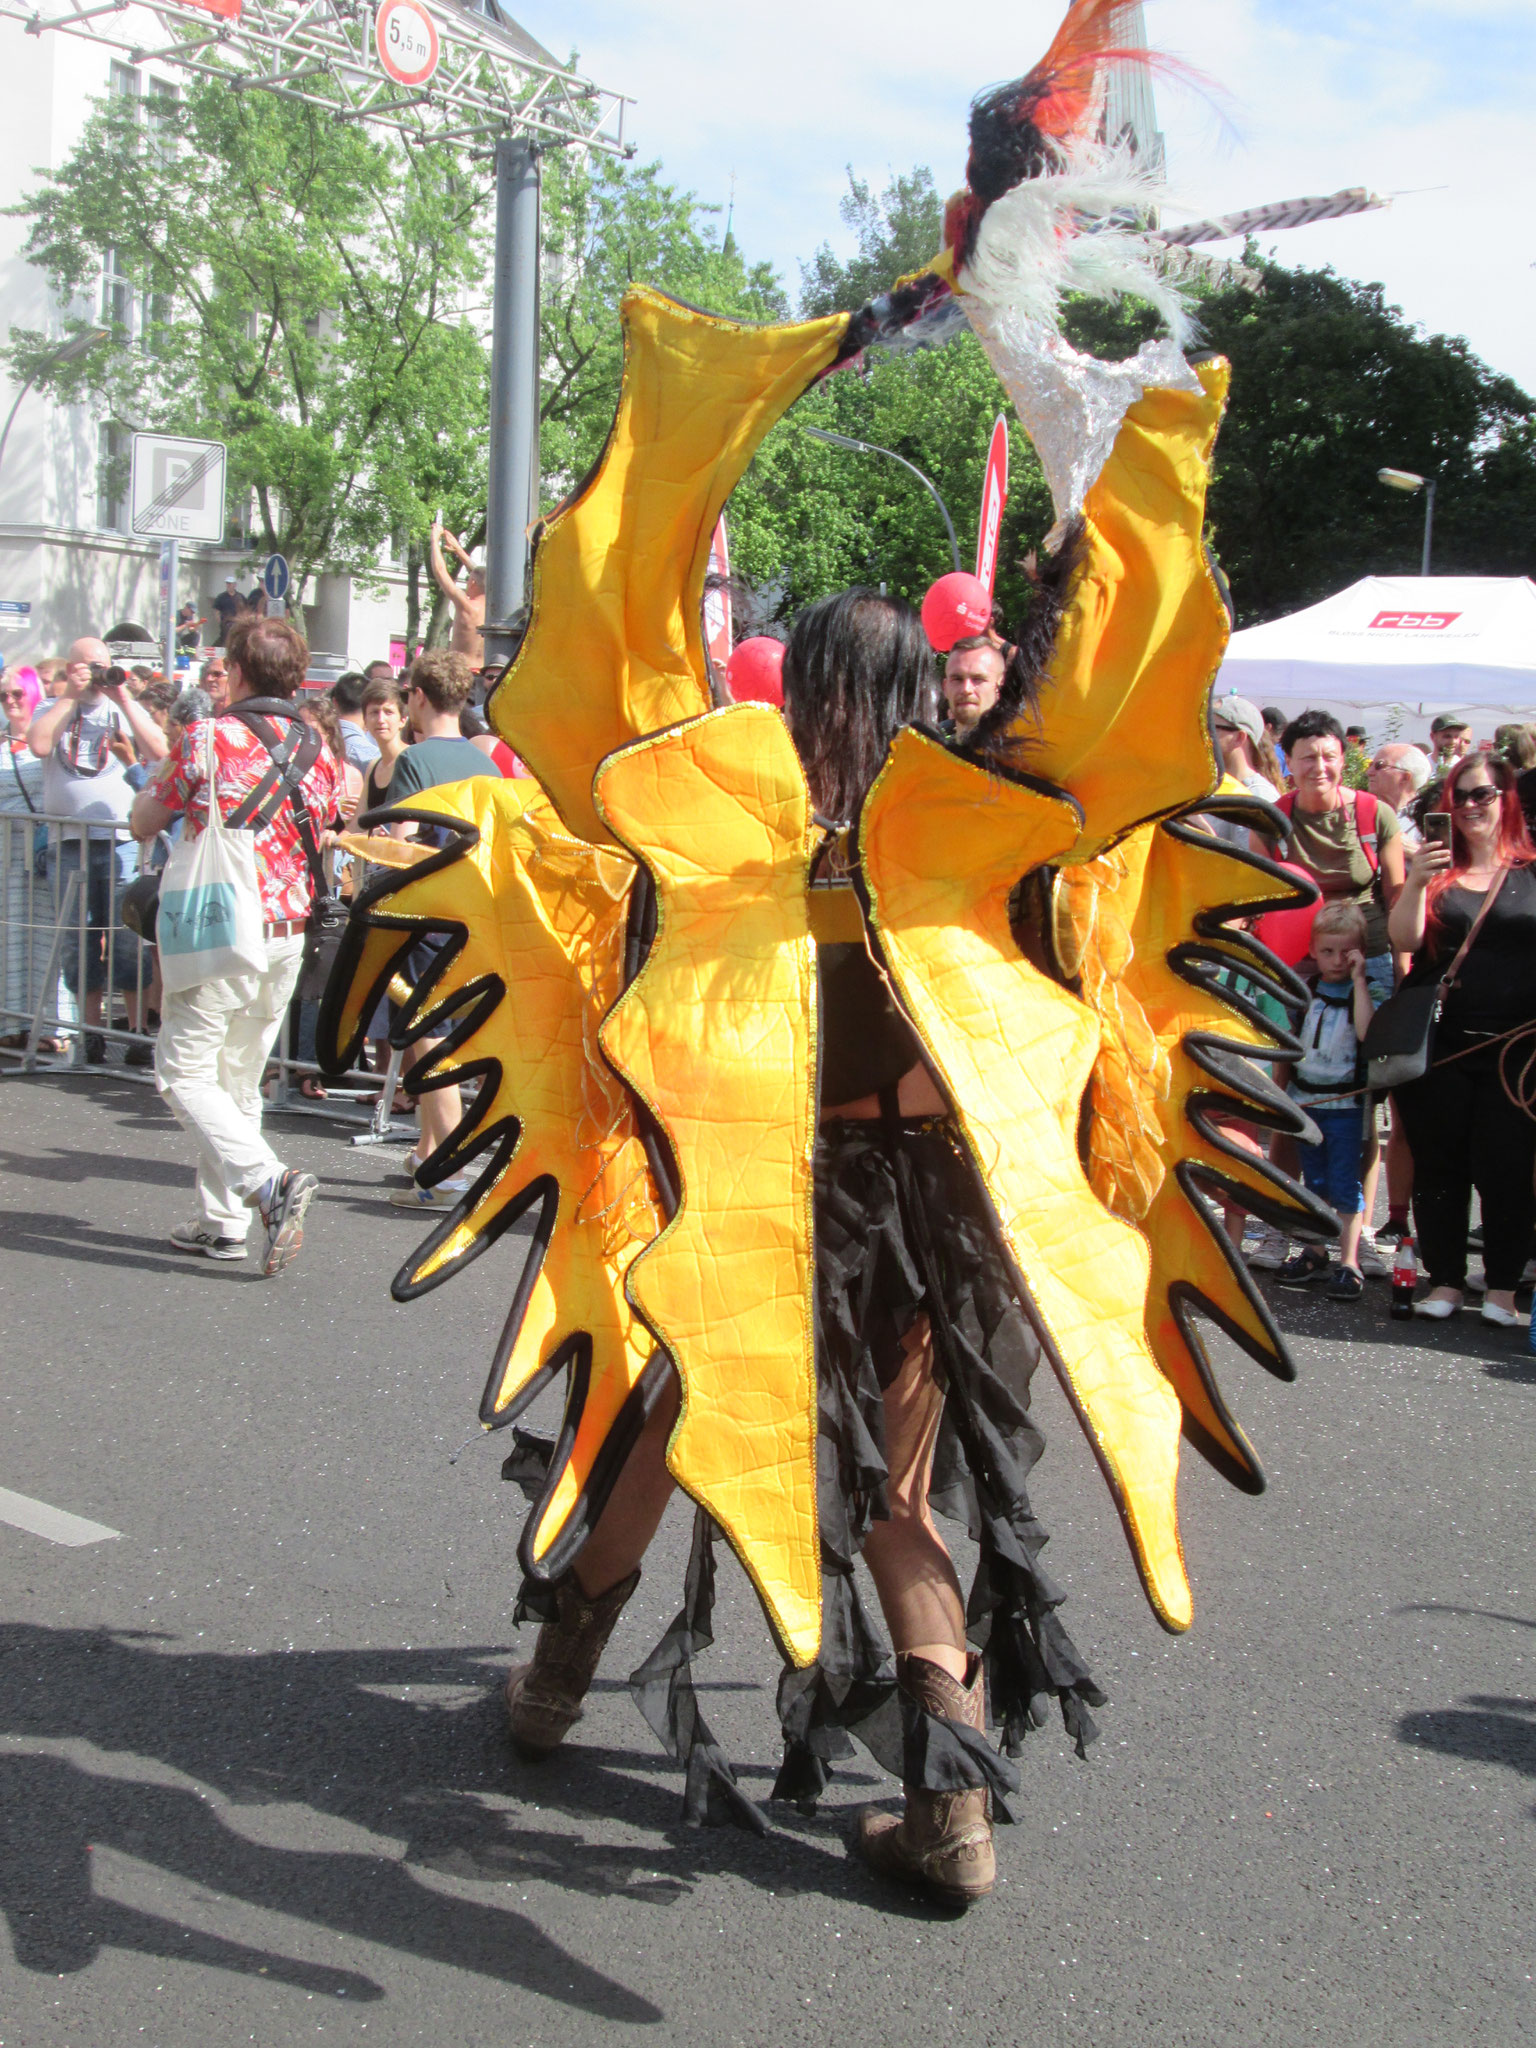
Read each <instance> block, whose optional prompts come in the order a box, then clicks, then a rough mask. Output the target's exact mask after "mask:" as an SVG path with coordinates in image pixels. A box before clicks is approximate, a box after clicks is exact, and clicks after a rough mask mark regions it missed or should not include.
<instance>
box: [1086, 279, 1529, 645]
mask: <svg viewBox="0 0 1536 2048" xmlns="http://www.w3.org/2000/svg"><path fill="white" fill-rule="evenodd" d="M1245 262H1246V264H1247V266H1248V267H1249V268H1251V269H1256V270H1257V271H1258V273H1259V276H1260V280H1261V283H1260V287H1259V289H1258V290H1257V291H1254V290H1251V289H1245V288H1244V287H1242V286H1240V285H1229V286H1225V287H1223V288H1221V289H1219V290H1215V291H1211V292H1208V293H1206V294H1205V295H1204V296H1203V297H1202V298H1201V300H1200V304H1199V309H1198V310H1199V318H1200V324H1201V328H1202V330H1203V334H1204V339H1205V345H1206V346H1207V347H1209V348H1211V349H1214V350H1215V351H1216V352H1217V353H1218V354H1221V355H1224V356H1226V357H1228V358H1229V360H1230V361H1231V364H1232V397H1231V404H1230V407H1229V409H1228V413H1227V417H1226V420H1225V422H1224V424H1223V426H1222V430H1221V436H1220V438H1219V440H1218V441H1217V444H1216V461H1215V469H1214V473H1213V476H1212V482H1211V494H1210V533H1211V538H1212V542H1213V545H1214V547H1215V549H1216V552H1217V553H1218V555H1219V556H1220V558H1221V563H1222V567H1223V568H1224V569H1225V570H1226V573H1227V576H1228V578H1229V579H1230V581H1231V585H1232V595H1233V600H1234V602H1235V604H1236V607H1237V615H1238V622H1239V624H1240V625H1253V624H1256V623H1259V622H1261V621H1263V620H1265V619H1271V618H1277V617H1280V616H1282V615H1284V614H1285V613H1287V612H1293V611H1297V610H1299V609H1301V608H1302V607H1303V606H1305V605H1309V604H1315V603H1316V602H1317V601H1318V600H1319V599H1321V598H1323V597H1326V596H1328V595H1329V594H1330V592H1333V591H1336V590H1340V589H1342V588H1344V587H1345V586H1347V585H1348V584H1350V583H1353V582H1355V581H1356V580H1357V579H1358V578H1360V577H1362V576H1368V575H1399V576H1401V575H1413V574H1416V573H1417V571H1418V568H1419V561H1420V542H1421V537H1422V532H1423V518H1424V510H1423V501H1422V499H1421V498H1406V497H1403V496H1402V495H1400V494H1398V493H1396V492H1393V491H1389V490H1387V489H1386V488H1385V487H1384V486H1382V485H1381V484H1380V483H1378V481H1377V476H1376V473H1377V471H1378V470H1379V469H1382V468H1384V467H1386V468H1394V469H1408V470H1415V471H1417V472H1419V473H1420V474H1421V475H1424V476H1433V477H1435V478H1436V479H1437V480H1438V485H1439V489H1438V499H1437V504H1436V508H1435V544H1434V567H1435V569H1436V570H1437V571H1438V572H1439V573H1441V574H1444V575H1484V576H1488V575H1506V576H1508V575H1531V574H1533V573H1536V432H1533V427H1536V404H1533V402H1532V400H1531V399H1530V398H1529V397H1528V396H1527V394H1526V393H1525V392H1524V391H1522V390H1521V389H1520V387H1519V386H1518V385H1517V384H1516V383H1514V382H1513V380H1512V379H1510V378H1508V377H1502V376H1499V375H1498V374H1497V373H1496V372H1495V371H1493V370H1490V369H1489V368H1488V366H1487V364H1486V363H1483V362H1482V361H1480V360H1479V358H1478V357H1477V356H1476V355H1474V353H1473V352H1472V350H1471V348H1470V347H1469V346H1468V345H1467V343H1466V342H1465V341H1462V340H1459V339H1456V338H1454V337H1451V336H1447V335H1443V334H1428V335H1427V334H1424V333H1422V332H1421V331H1420V330H1419V329H1418V328H1416V327H1414V326H1412V325H1411V324H1410V323H1409V322H1408V321H1406V320H1405V319H1404V318H1403V317H1402V314H1401V313H1400V312H1399V310H1398V309H1397V308H1396V307H1395V306H1392V305H1389V304H1388V302H1387V298H1386V294H1385V292H1384V291H1383V289H1382V287H1381V286H1380V285H1376V284H1360V283H1356V282H1354V281H1353V280H1351V279H1349V278H1343V277H1340V276H1338V275H1337V274H1336V273H1335V272H1334V271H1332V270H1303V269H1294V270H1292V269H1287V268H1285V267H1284V266H1283V265H1281V264H1278V263H1275V262H1272V261H1265V260H1263V259H1262V258H1261V257H1259V256H1258V254H1257V252H1256V251H1254V250H1253V249H1251V248H1250V249H1249V250H1248V252H1247V254H1246V257H1245ZM1153 324H1154V323H1153V321H1152V317H1151V315H1150V314H1149V313H1145V312H1144V311H1143V310H1142V309H1139V308H1135V307H1123V308H1114V307H1105V306H1099V305H1092V306H1090V305H1083V306H1078V307H1076V308H1074V309H1073V312H1072V314H1071V316H1070V320H1069V326H1070V328H1071V331H1072V334H1073V337H1074V339H1075V340H1077V341H1078V342H1079V344H1080V345H1081V346H1084V347H1089V348H1093V349H1094V350H1095V351H1096V352H1097V353H1099V354H1112V355H1121V354H1127V353H1129V352H1130V350H1131V349H1133V348H1134V347H1135V346H1136V344H1137V342H1138V341H1139V340H1140V339H1142V337H1143V336H1144V335H1145V334H1147V333H1150V332H1152V331H1153Z"/></svg>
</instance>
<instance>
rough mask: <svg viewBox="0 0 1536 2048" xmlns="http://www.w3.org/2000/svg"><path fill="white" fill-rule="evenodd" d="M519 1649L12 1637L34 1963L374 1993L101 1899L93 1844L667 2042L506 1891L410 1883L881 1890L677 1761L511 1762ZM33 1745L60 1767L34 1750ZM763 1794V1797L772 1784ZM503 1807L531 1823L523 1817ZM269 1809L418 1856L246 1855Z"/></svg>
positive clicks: (16, 1840)
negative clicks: (708, 1824) (107, 1962)
mask: <svg viewBox="0 0 1536 2048" xmlns="http://www.w3.org/2000/svg"><path fill="white" fill-rule="evenodd" d="M505 1654H506V1653H505V1652H504V1651H498V1650H489V1649H487V1650H475V1649H458V1650H433V1649H413V1650H339V1651H285V1652H272V1653H256V1654H251V1655H248V1656H232V1655H227V1654H220V1653H215V1652H188V1651H184V1650H182V1649H180V1648H179V1647H178V1646H176V1645H175V1644H174V1643H172V1642H169V1641H166V1640H164V1639H161V1638H156V1637H150V1636H131V1635H127V1634H111V1633H109V1632H107V1631H105V1630H91V1629H50V1628H45V1627H40V1626H36V1625H28V1624H16V1623H12V1624H5V1625H0V1736H3V1737H6V1738H9V1741H10V1744H11V1746H10V1747H9V1748H8V1749H7V1750H6V1751H5V1753H4V1754H3V1755H0V1912H3V1913H4V1914H5V1916H6V1918H7V1920H8V1921H9V1923H10V1929H11V1935H12V1939H13V1942H14V1944H15V1950H16V1955H17V1958H18V1961H19V1962H20V1963H21V1965H22V1967H23V1968H25V1969H29V1970H35V1971H39V1972H43V1973H53V1974H57V1973H60V1972H65V1971H73V1970H79V1969H83V1968H85V1967H87V1966H88V1965H89V1964H90V1963H91V1962H92V1961H93V1960H94V1959H95V1957H96V1956H97V1955H98V1954H99V1953H100V1951H101V1950H102V1949H103V1948H107V1947H121V1948H126V1949H131V1950H135V1951H138V1952H140V1953H147V1954H154V1955H164V1956H166V1957H177V1958H191V1959H193V1960H196V1961H200V1962H204V1963H207V1964H209V1965H211V1966H213V1967H216V1968H222V1969H228V1970H230V1971H232V1972H235V1973H242V1974H243V1973H253V1974H258V1975H265V1976H267V1977H269V1978H271V1979H274V1980H277V1981H281V1982H286V1983H290V1984H293V1985H296V1986H301V1987H302V1988H304V1989H306V1990H325V1991H328V1992H330V1993H331V1994H333V1995H336V1996H342V1995H345V1996H348V1997H358V1998H367V1997H379V1996H382V1995H383V1991H382V1987H380V1986H379V1985H377V1984H376V1983H374V1982H373V1980H372V1979H370V1978H368V1977H366V1976H365V1975H362V1974H360V1973H358V1972H356V1971H349V1970H340V1969H330V1968H325V1969H319V1968H317V1967H316V1966H314V1965H312V1964H310V1963H307V1962H304V1961H302V1960H298V1959H294V1958H291V1957H288V1958H285V1957H283V1956H280V1955H277V1954H275V1953H269V1952H267V1951H266V1950H263V1949H259V1948H255V1947H245V1946H242V1945H241V1944H239V1943H234V1942H226V1941H221V1940H215V1939H212V1938H210V1937H206V1936H204V1935H202V1934H199V1933H197V1932H196V1931H195V1930H191V1929H188V1928H186V1927H183V1926H181V1925H180V1924H178V1923H177V1922H175V1921H174V1920H171V1919H165V1920H161V1919H159V1918H157V1916H156V1915H154V1914H152V1913H144V1912H140V1911H138V1910H130V1909H127V1908H124V1907H121V1906H118V1905H116V1904H114V1903H112V1902H110V1901H106V1900H103V1899H102V1898H100V1897H98V1896H97V1895H96V1894H95V1892H94V1891H93V1888H92V1883H91V1871H90V1849H91V1846H92V1845H95V1846H97V1847H108V1848H113V1849H116V1850H119V1851H120V1852H121V1853H123V1854H124V1855H128V1856H132V1857H134V1858H136V1859H138V1860H139V1861H141V1862H144V1863H148V1864H150V1865H152V1866H154V1867H155V1868H156V1869H158V1870H161V1871H164V1872H167V1873H170V1874H172V1875H174V1876H176V1877H179V1878H181V1879H183V1880H185V1881H186V1882H188V1883H190V1884H193V1885H196V1886H206V1887H207V1888H209V1889H210V1890H212V1891H214V1892H217V1893H220V1894H222V1895H224V1896H226V1897H228V1898H232V1899H236V1900H242V1901H246V1902H248V1903H250V1904H253V1905H257V1906H261V1907H265V1908H269V1909H271V1910H274V1911H278V1912H282V1913H284V1914H287V1915H289V1916H290V1917H294V1918H297V1919H301V1920H305V1921H307V1922H309V1923H310V1924H312V1925H313V1926H316V1927H320V1928H324V1929H327V1930H330V1931H331V1932H333V1933H335V1934H338V1935H341V1936H344V1937H348V1938H352V1939H356V1940H359V1941H366V1942H369V1943H374V1944H383V1945H385V1946H387V1947H389V1948H392V1949H394V1950H396V1951H398V1952H399V1953H401V1954H403V1955H406V1956H410V1957H414V1958H418V1959H422V1960H427V1961H431V1962H437V1963H443V1964H446V1965H447V1966H449V1967H450V1968H454V1969H461V1970H469V1971H473V1972H475V1973H476V1974H479V1975H482V1976H486V1977H490V1978H494V1979H496V1980H498V1981H501V1982H504V1983H506V1984H509V1985H516V1986H519V1987H522V1988H524V1989H527V1990H530V1991H536V1992H538V1993H540V1994H541V1995H542V1996H545V1997H548V1998H551V1999H554V2000H555V2001H557V2002H558V2003H561V2004H564V2005H568V2006H572V2007H574V2008H576V2009H579V2010H581V2011H584V2012H589V2013H591V2014H593V2015H594V2016H596V2017H600V2018H602V2019H607V2020H615V2021H624V2022H628V2023H630V2024H659V2023H660V2022H662V2021H663V2020H664V2018H665V2015H664V2014H663V2013H662V2012H661V2011H659V2010H658V2009H657V2008H656V2007H655V2006H654V2005H653V2004H652V2003H651V2002H650V2001H649V2000H648V1999H646V1998H644V1997H643V1996H641V1995H640V1994H639V1993H637V1992H635V1991H632V1990H631V1989H630V1988H629V1987H628V1986H627V1985H625V1984H624V1983H623V1982H622V1981H620V1980H619V1979H618V1978H617V1977H615V1976H613V1975H611V1974H608V1973H606V1972H605V1971H603V1970H601V1969H598V1968H595V1967H593V1966H591V1965H589V1964H587V1963H585V1962H583V1961H582V1960H581V1959H580V1958H578V1957H576V1956H574V1955H572V1954H570V1953H569V1952H568V1951H567V1950H565V1949H564V1948H562V1947H561V1946H560V1944H559V1943H558V1942H556V1941H554V1940H553V1939H551V1937H550V1936H549V1935H548V1934H546V1933H545V1932H544V1931H543V1930H542V1929H541V1928H540V1927H539V1926H538V1925H537V1923H536V1922H535V1921H533V1920H532V1919H530V1918H528V1917H527V1916H526V1915H523V1914H520V1913H518V1912H516V1911H515V1910H513V1909H512V1908H511V1907H510V1906H509V1905H507V1904H506V1903H504V1902H503V1900H502V1899H500V1898H498V1899H496V1900H495V1901H494V1902H487V1903H485V1904H480V1903H477V1902H474V1901H468V1900H465V1899H464V1898H463V1897H461V1896H450V1895H447V1894H445V1893H444V1892H442V1891H440V1890H437V1889H435V1888H434V1887H433V1886H432V1885H431V1884H429V1883H423V1882H422V1881H420V1879H419V1878H418V1877H417V1876H416V1875H415V1874H414V1873H415V1872H418V1871H421V1872H436V1873H440V1874H442V1875H445V1876H449V1877H453V1878H458V1879H466V1880H471V1881H476V1882H481V1883H486V1884H491V1885H496V1886H500V1887H503V1888H504V1887H506V1886H508V1885H509V1884H520V1883H527V1882H528V1881H530V1880H537V1881H540V1882H543V1883H546V1884H549V1885H554V1886H558V1887H559V1888H560V1889H562V1890H565V1891H570V1892H574V1893H585V1894H589V1895H593V1896H602V1897H614V1896H622V1897H624V1898H627V1899H633V1900H636V1901H638V1902H640V1903H642V1904H646V1905H651V1906H655V1907H657V1908H663V1907H667V1906H670V1905H672V1904H674V1903H675V1902H677V1901H679V1900H683V1899H685V1898H686V1897H687V1895H688V1894H689V1893H690V1892H691V1891H692V1890H693V1888H694V1886H695V1885H696V1883H697V1882H698V1880H699V1878H700V1877H701V1876H704V1875H707V1874H711V1873H718V1872H729V1873H731V1874H734V1875H737V1876H739V1877H742V1878H745V1879H746V1880H747V1881H748V1882H749V1883H752V1884H754V1885H756V1886H759V1887H761V1888H762V1889H763V1890H764V1891H765V1892H774V1893H776V1894H778V1895H779V1896H781V1897H782V1896H783V1895H784V1893H785V1892H786V1891H790V1892H797V1891H798V1892H816V1893H823V1894H825V1895H827V1896H829V1897H833V1898H837V1899H840V1900H847V1899H850V1898H856V1897H859V1896H861V1895H863V1894H864V1893H865V1891H866V1889H867V1886H868V1880H866V1879H864V1878H863V1876H862V1874H861V1873H860V1872H859V1871H858V1870H857V1867H856V1866H853V1865H851V1864H850V1863H849V1861H848V1859H847V1857H846V1854H845V1851H844V1848H843V1844H842V1840H841V1829H840V1825H839V1822H838V1820H837V1819H836V1818H835V1817H828V1816H815V1817H809V1818H807V1817H804V1816H800V1815H797V1814H795V1813H793V1812H792V1811H790V1810H783V1809H780V1808H777V1807H775V1808H774V1809H773V1812H774V1814H775V1817H776V1818H782V1820H783V1822H784V1826H783V1827H782V1828H780V1829H777V1830H776V1831H775V1832H774V1833H773V1834H772V1835H771V1836H769V1837H766V1838H765V1837H759V1836H756V1835H752V1834H748V1833H745V1832H743V1831H741V1830H738V1829H734V1828H722V1829H710V1830H695V1829H688V1828H684V1827H682V1826H681V1825H680V1820H681V1781H680V1779H679V1777H678V1775H677V1774H676V1772H675V1771H674V1769H673V1767H672V1765H671V1764H670V1762H669V1760H668V1759H666V1758H665V1757H663V1756H662V1755H660V1753H659V1752H643V1753H636V1752H633V1751H629V1750H622V1749H611V1748H604V1747H601V1746H596V1745H593V1746H587V1745H586V1744H584V1743H583V1742H582V1740H581V1731H580V1730H578V1731H577V1733H576V1735H575V1737H573V1739H572V1741H571V1743H570V1744H569V1745H568V1746H567V1747H565V1748H563V1749H562V1750H560V1751H559V1752H557V1753H556V1755H555V1756H554V1757H552V1758H550V1759H549V1760H547V1761H546V1762H545V1763H543V1764H539V1765H523V1764H519V1763H518V1761H517V1760H516V1758H515V1757H514V1756H513V1753H512V1751H511V1748H510V1745H509V1744H508V1742H507V1740H506V1735H505V1727H504V1721H503V1717H502V1707H501V1702H500V1698H499V1694H498V1691H497V1667H498V1666H500V1667H501V1668H503V1669H504V1660H505ZM492 1660H494V1661H492ZM70 1740H75V1741H83V1742H86V1743H90V1744H92V1745H94V1746H95V1747H96V1748H97V1749H99V1750H101V1751H103V1752H105V1753H106V1754H107V1756H108V1757H109V1758H110V1759H111V1763H110V1766H108V1765H106V1764H103V1765H102V1766H101V1767H99V1768H98V1767H96V1766H94V1764H92V1763H82V1762H79V1761H77V1760H75V1759H73V1758H70V1757H67V1756H61V1755H60V1754H59V1753H58V1751H57V1747H56V1745H58V1744H59V1743H61V1742H66V1741H70ZM29 1741H30V1742H36V1743H46V1744H48V1745H49V1749H48V1750H47V1751H46V1752H41V1751H37V1750H33V1751H30V1752H29V1751H28V1750H27V1748H26V1744H27V1743H28V1742H29ZM128 1758H131V1759H140V1760H147V1761H151V1762H154V1763H157V1764H160V1765H162V1766H168V1767H170V1769H172V1770H174V1771H176V1772H177V1773H180V1774H182V1775H183V1776H184V1777H185V1778H187V1779H189V1780H192V1781H194V1782H193V1783H192V1784H190V1785H166V1784H160V1783H153V1782H145V1781H144V1780H143V1778H142V1777H137V1778H136V1777H134V1776H133V1775H132V1772H131V1766H130V1769H129V1772H128V1773H127V1774H124V1772H123V1760H124V1759H128ZM108 1768H110V1769H111V1770H112V1772H113V1774H112V1775H105V1774H104V1773H105V1771H106V1770H107V1769H108ZM743 1775H744V1776H745V1777H755V1778H761V1779H764V1780H766V1778H767V1777H768V1775H769V1774H768V1772H767V1771H766V1769H763V1770H760V1771H753V1770H750V1769H749V1770H748V1771H746V1772H744V1773H743ZM204 1788H206V1789H204ZM753 1789H754V1790H755V1791H756V1792H757V1793H758V1795H759V1796H760V1797H762V1796H766V1793H767V1791H768V1789H769V1786H768V1784H767V1783H766V1782H764V1783H762V1784H761V1785H759V1786H754V1787H753ZM210 1794H211V1795H212V1796H211V1797H210V1796H209V1795H210ZM507 1800H512V1801H517V1802H522V1801H526V1802H527V1805H526V1807H524V1806H522V1805H520V1804H519V1805H514V1806H513V1807H511V1808H510V1809H509V1808H508V1807H507V1805H506V1804H505V1802H506V1801H507ZM226 1802H227V1805H226ZM273 1802H282V1803H287V1804H296V1805H299V1806H302V1807H307V1808H309V1809H311V1810H312V1811H313V1812H315V1813H317V1814H321V1815H329V1816H334V1817H336V1818H337V1819H340V1820H343V1821H347V1822H350V1823H352V1824H354V1825H356V1826H358V1827H361V1828H364V1829H366V1830H368V1831H369V1832H370V1833H371V1834H372V1835H373V1836H375V1837H379V1838H383V1839H384V1841H385V1842H387V1843H397V1842H398V1843H403V1849H402V1850H400V1851H398V1852H386V1851H382V1850H370V1849H366V1848H365V1849H354V1848H347V1849H337V1850H330V1849H303V1850H294V1849H287V1848H274V1847H271V1846H268V1845H265V1844H263V1843H261V1842H257V1841H252V1840H251V1839H249V1838H248V1836H247V1835H246V1834H244V1833H242V1832H241V1831H240V1830H239V1827H238V1814H235V1813H231V1812H230V1810H229V1809H231V1808H236V1809H237V1808H239V1807H242V1806H256V1805H265V1804H270V1803H273ZM614 1821H619V1822H622V1823H627V1824H628V1826H629V1827H631V1828H633V1829H636V1830H638V1831H641V1832H642V1833H643V1835H644V1836H645V1837H646V1839H645V1840H644V1841H642V1842H641V1843H639V1844H638V1845H637V1846H629V1845H627V1844H616V1843H614V1842H613V1841H612V1840H609V1841H601V1840H593V1839H591V1838H590V1837H591V1835H592V1834H594V1833H598V1832H601V1831H603V1830H606V1829H608V1828H609V1826H610V1824H611V1823H612V1822H614ZM563 1823H564V1824H563ZM570 1823H575V1824H576V1825H575V1826H572V1825H569V1824H570ZM584 1823H590V1824H591V1825H590V1827H587V1826H584V1825H582V1824H584ZM883 1903H890V1901H889V1900H883ZM917 1910H918V1911H919V1912H920V1913H921V1914H922V1915H923V1916H924V1917H934V1915H933V1913H932V1911H931V1909H928V1908H923V1907H921V1906H919V1907H918V1908H917Z"/></svg>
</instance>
